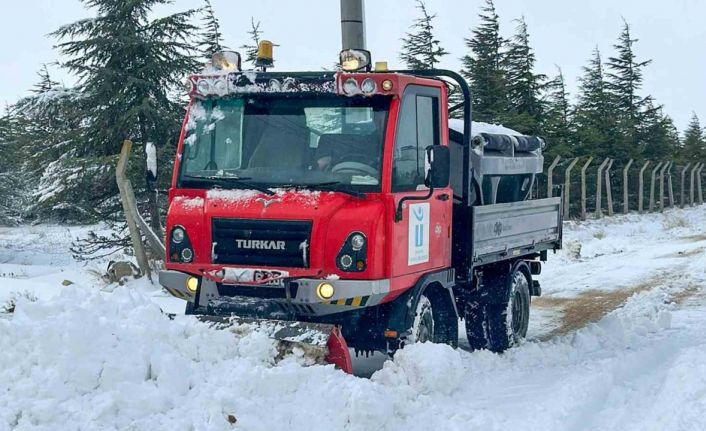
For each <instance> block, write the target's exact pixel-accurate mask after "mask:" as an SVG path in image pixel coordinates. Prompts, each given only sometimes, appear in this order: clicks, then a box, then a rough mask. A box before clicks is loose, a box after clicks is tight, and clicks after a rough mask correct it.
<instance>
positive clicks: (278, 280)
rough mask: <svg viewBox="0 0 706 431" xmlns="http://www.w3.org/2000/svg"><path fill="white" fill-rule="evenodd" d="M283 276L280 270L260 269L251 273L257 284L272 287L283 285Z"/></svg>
mask: <svg viewBox="0 0 706 431" xmlns="http://www.w3.org/2000/svg"><path fill="white" fill-rule="evenodd" d="M284 277H286V275H285V274H284V273H282V272H281V271H260V270H257V271H255V272H254V273H253V281H254V282H255V283H257V284H262V285H265V286H274V287H284Z"/></svg>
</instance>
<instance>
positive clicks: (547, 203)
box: [471, 198, 561, 262]
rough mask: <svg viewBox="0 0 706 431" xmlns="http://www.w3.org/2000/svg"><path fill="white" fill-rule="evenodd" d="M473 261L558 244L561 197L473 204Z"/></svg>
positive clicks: (519, 253)
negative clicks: (480, 204)
mask: <svg viewBox="0 0 706 431" xmlns="http://www.w3.org/2000/svg"><path fill="white" fill-rule="evenodd" d="M471 235H473V236H472V240H473V260H474V261H475V262H484V261H488V260H490V261H493V260H499V259H497V258H492V257H490V256H496V257H497V256H500V257H503V256H507V255H508V254H510V255H515V256H517V255H522V254H524V253H531V252H534V251H541V250H547V249H553V248H560V247H561V198H548V199H537V200H529V201H521V202H510V203H503V204H494V205H482V206H476V207H473V229H472V232H471Z"/></svg>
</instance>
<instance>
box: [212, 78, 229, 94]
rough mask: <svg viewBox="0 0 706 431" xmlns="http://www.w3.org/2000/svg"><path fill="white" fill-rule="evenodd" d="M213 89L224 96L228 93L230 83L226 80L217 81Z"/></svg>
mask: <svg viewBox="0 0 706 431" xmlns="http://www.w3.org/2000/svg"><path fill="white" fill-rule="evenodd" d="M213 89H214V91H215V92H216V94H218V95H221V96H222V95H224V94H226V93H228V83H227V82H226V80H225V79H216V80H215V82H214V83H213Z"/></svg>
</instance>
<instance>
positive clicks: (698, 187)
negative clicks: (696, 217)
mask: <svg viewBox="0 0 706 431" xmlns="http://www.w3.org/2000/svg"><path fill="white" fill-rule="evenodd" d="M703 168H704V163H703V162H701V166H699V170H697V171H696V193H698V194H699V196H698V201H699V204H702V203H704V195H703V194H701V170H702V169H703Z"/></svg>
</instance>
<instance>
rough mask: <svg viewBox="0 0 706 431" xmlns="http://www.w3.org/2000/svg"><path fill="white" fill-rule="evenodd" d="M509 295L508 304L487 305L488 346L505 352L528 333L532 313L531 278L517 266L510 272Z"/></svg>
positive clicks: (494, 350) (490, 348) (495, 350)
mask: <svg viewBox="0 0 706 431" xmlns="http://www.w3.org/2000/svg"><path fill="white" fill-rule="evenodd" d="M508 287H509V290H510V292H509V295H508V298H509V300H508V302H507V303H506V304H487V305H486V306H485V313H484V314H485V325H486V331H487V332H486V337H487V342H488V344H487V347H488V349H489V350H492V351H493V352H503V351H505V350H507V349H508V348H509V347H511V346H513V345H514V344H517V343H518V342H519V341H520V340H521V339H523V338H525V336H526V335H527V327H528V326H529V313H530V292H529V278H528V276H527V275H526V274H525V273H524V272H523V271H522V270H521V269H520V267H516V268H515V270H514V271H513V272H512V274H510V280H509V286H508Z"/></svg>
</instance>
